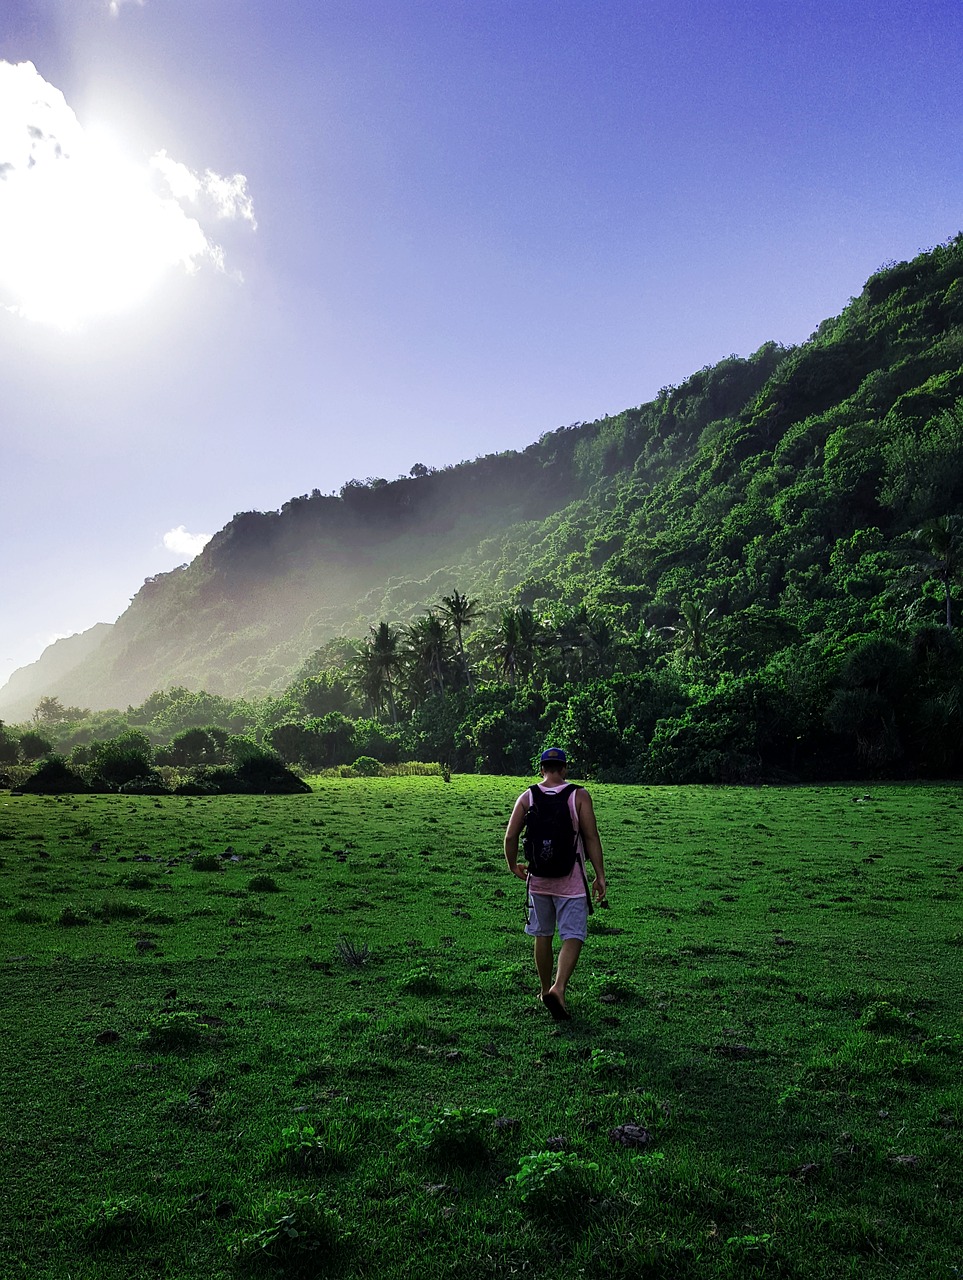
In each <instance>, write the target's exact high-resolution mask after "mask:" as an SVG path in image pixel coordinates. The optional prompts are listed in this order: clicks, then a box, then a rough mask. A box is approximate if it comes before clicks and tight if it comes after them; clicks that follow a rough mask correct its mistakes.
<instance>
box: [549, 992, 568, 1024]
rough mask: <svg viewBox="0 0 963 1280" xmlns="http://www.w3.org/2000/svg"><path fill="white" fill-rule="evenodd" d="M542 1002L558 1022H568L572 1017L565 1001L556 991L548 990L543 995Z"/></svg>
mask: <svg viewBox="0 0 963 1280" xmlns="http://www.w3.org/2000/svg"><path fill="white" fill-rule="evenodd" d="M542 1003H543V1004H544V1005H545V1008H546V1009H547V1010H548V1011H549V1013H550V1014H551V1015H552V1017H553V1018H554V1019H555V1021H556V1022H567V1021H568V1020H569V1018H570V1017H571V1014H570V1013H569V1011H568V1010H567V1009H566V1008H565V1004H564V1001H563V1000H562V999H561V997H559V996H557V995H556V994H555V992H554V991H548V992H546V994H545V995H544V996H543V997H542Z"/></svg>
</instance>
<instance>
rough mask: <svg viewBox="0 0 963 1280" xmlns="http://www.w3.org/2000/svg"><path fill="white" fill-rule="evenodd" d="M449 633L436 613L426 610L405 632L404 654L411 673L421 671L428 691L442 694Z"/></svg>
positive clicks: (422, 680) (443, 691)
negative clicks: (410, 666)
mask: <svg viewBox="0 0 963 1280" xmlns="http://www.w3.org/2000/svg"><path fill="white" fill-rule="evenodd" d="M450 640H451V636H450V633H449V630H448V625H447V623H445V622H444V621H443V620H442V619H441V618H439V617H438V615H437V614H435V613H426V614H424V616H423V617H421V618H416V619H415V621H414V622H412V623H411V625H410V626H409V627H408V628H407V631H406V633H405V643H406V656H407V657H408V659H409V661H410V662H411V664H412V667H413V668H414V674H416V676H417V673H419V672H420V673H421V677H422V679H421V683H422V685H425V684H427V687H428V692H429V693H430V694H431V693H439V694H441V695H442V696H444V693H445V666H446V664H447V662H448V658H449V645H450Z"/></svg>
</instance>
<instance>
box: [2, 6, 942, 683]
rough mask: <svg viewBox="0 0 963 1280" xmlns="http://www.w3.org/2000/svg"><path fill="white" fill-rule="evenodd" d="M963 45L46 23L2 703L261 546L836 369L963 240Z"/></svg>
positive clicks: (325, 26) (17, 319)
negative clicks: (694, 392)
mask: <svg viewBox="0 0 963 1280" xmlns="http://www.w3.org/2000/svg"><path fill="white" fill-rule="evenodd" d="M961 37H963V9H961V7H960V6H959V4H958V3H955V2H954V3H948V2H943V0H930V2H927V0H919V2H917V3H913V4H910V3H904V2H903V0H876V2H874V3H873V4H857V3H854V2H852V0H850V2H849V3H841V2H838V0H811V2H810V3H807V4H805V5H800V4H799V3H797V2H795V0H784V2H776V0H758V2H752V0H750V2H748V3H738V4H736V3H729V4H726V3H724V2H720V0H689V2H688V3H686V2H685V0H681V2H680V0H675V2H673V3H663V2H662V0H635V2H634V3H630V2H629V0H620V2H615V0H601V2H598V0H596V3H593V4H588V3H585V2H584V0H580V2H578V3H575V2H574V0H504V2H503V0H417V2H416V0H412V2H410V3H409V2H408V0H395V2H394V3H390V4H389V3H385V2H384V0H341V2H333V3H326V2H324V0H312V2H311V3H307V2H305V3H295V2H294V0H272V3H271V4H267V3H265V2H264V0H260V3H254V2H253V0H143V3H139V2H138V0H114V3H110V0H37V2H36V3H27V2H26V0H12V2H11V0H8V3H7V6H6V7H5V17H4V22H3V26H2V29H0V59H2V60H3V65H0V306H2V308H3V309H2V310H0V378H2V386H3V400H4V411H3V415H2V418H0V433H2V456H0V498H2V501H0V540H2V546H3V548H4V554H3V555H2V556H0V599H2V601H3V608H2V610H0V679H3V678H5V677H6V675H7V674H9V672H10V671H11V670H12V669H13V668H14V667H15V666H18V665H21V664H23V663H25V662H28V661H31V660H33V659H34V658H36V657H37V656H39V653H40V651H41V650H42V649H43V647H44V645H45V644H46V643H48V642H49V641H50V640H51V639H52V638H53V637H54V636H56V635H59V634H70V633H72V632H75V631H78V630H82V629H84V628H86V627H88V626H91V625H92V624H93V623H95V622H98V621H112V620H113V619H114V618H116V617H117V616H118V614H119V613H120V612H121V611H122V610H123V609H124V608H125V607H126V604H127V602H128V599H129V597H130V596H132V595H133V594H134V592H135V591H136V590H137V589H138V587H139V586H140V584H141V582H142V581H143V579H144V578H145V577H146V576H148V575H150V574H154V573H158V572H162V571H164V570H166V569H169V568H173V567H174V566H175V565H176V564H178V563H180V562H182V561H183V560H184V558H185V556H186V554H189V553H190V550H191V546H190V544H189V543H188V542H187V541H185V535H186V534H193V535H200V534H205V533H206V534H210V533H212V532H214V531H215V530H216V529H218V528H220V527H221V526H222V525H224V524H225V523H226V522H227V520H229V519H230V518H231V516H232V515H233V514H234V513H235V512H236V511H242V510H249V509H253V508H257V509H262V510H267V509H272V508H276V507H278V506H280V504H281V503H282V502H284V501H285V500H286V499H287V498H289V497H291V496H294V495H297V494H301V493H305V492H308V491H310V490H311V489H314V488H319V489H321V490H322V491H323V492H330V491H332V490H336V489H337V488H339V487H340V486H341V485H342V484H343V483H344V481H345V480H348V479H350V478H352V477H358V478H364V477H366V476H377V475H381V476H386V477H388V478H392V477H394V476H396V475H399V474H403V473H407V472H408V470H409V468H410V467H411V466H412V464H414V463H416V462H424V463H427V464H428V465H434V466H440V465H444V464H446V463H449V462H454V461H458V460H460V459H462V458H468V457H475V456H477V455H479V454H483V453H489V452H492V451H498V450H503V449H509V448H522V447H524V446H525V445H526V444H528V443H529V442H530V441H532V440H534V439H536V438H537V437H538V436H539V435H540V434H541V433H542V432H543V431H546V430H551V429H553V428H555V427H557V426H559V425H562V424H567V423H569V422H573V421H576V420H582V419H585V420H589V419H592V418H595V417H598V416H600V415H602V414H605V413H606V412H612V413H615V412H617V411H618V410H620V409H622V408H625V407H627V406H629V405H634V404H639V403H641V402H642V401H644V400H647V399H650V398H651V397H652V396H653V395H654V394H655V393H656V392H657V391H658V390H659V388H660V387H661V386H662V385H664V384H671V383H676V382H679V381H681V380H682V379H683V378H685V377H686V376H687V375H688V374H689V373H691V372H693V371H694V370H695V369H698V368H700V367H701V366H703V365H705V364H708V363H711V362H714V361H716V360H718V359H720V358H722V357H724V356H726V355H728V354H730V353H732V352H735V353H737V354H741V355H745V354H749V353H750V352H752V351H753V350H755V349H756V348H757V347H758V346H759V345H760V344H761V343H763V342H764V341H767V340H768V339H776V340H777V341H780V342H784V343H791V342H798V341H801V340H803V339H805V338H806V337H807V336H808V335H809V334H810V333H811V332H812V330H813V329H814V328H815V327H816V325H817V324H818V323H819V322H820V320H822V319H824V318H825V317H826V316H828V315H833V314H836V313H838V312H839V311H840V310H841V308H842V307H843V306H844V305H845V304H846V301H847V300H848V298H849V297H850V296H851V295H853V294H854V293H857V292H858V291H859V289H860V288H861V286H862V283H863V281H864V280H865V278H866V276H867V275H869V274H870V273H871V272H872V271H874V270H875V269H876V268H877V267H879V266H880V265H881V264H882V263H884V262H886V261H890V260H893V259H901V258H905V257H909V256H912V255H913V254H915V253H916V252H918V251H919V250H920V249H924V248H928V247H930V246H932V245H933V244H936V243H938V242H940V241H943V240H946V239H947V238H949V237H950V236H952V235H954V234H956V233H957V232H958V231H959V230H961V228H963V214H961V196H963V174H961V163H960V157H961V153H963V146H961V143H963V101H961V89H960V84H961V80H960V75H959V65H960V54H961V43H963V42H961ZM28 63H29V64H32V69H30V70H28V69H26V68H25V67H24V66H23V65H22V64H28ZM4 95H6V96H4ZM38 113H40V114H39V115H38ZM4 120H5V123H2V122H3V121H4ZM38 121H39V123H38ZM29 148H33V150H30V151H29V156H28V149H29ZM30 158H33V159H34V160H35V161H39V163H34V164H30ZM43 175H46V178H44V177H43ZM41 179H43V180H41ZM65 193H67V194H65ZM45 202H46V203H45ZM65 281H66V282H67V283H68V284H69V285H70V289H69V290H66V286H65ZM179 529H182V530H183V531H184V534H182V535H181V536H180V537H179V536H178V535H177V534H176V532H175V531H177V530H179ZM165 535H167V540H168V542H169V543H170V544H171V548H170V549H169V548H168V547H167V546H165Z"/></svg>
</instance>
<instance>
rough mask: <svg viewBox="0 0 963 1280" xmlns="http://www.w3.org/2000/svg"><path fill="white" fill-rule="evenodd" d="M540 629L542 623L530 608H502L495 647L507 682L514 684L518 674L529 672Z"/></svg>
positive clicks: (533, 659) (532, 663)
mask: <svg viewBox="0 0 963 1280" xmlns="http://www.w3.org/2000/svg"><path fill="white" fill-rule="evenodd" d="M541 631H542V624H541V622H540V621H539V619H538V618H536V617H535V615H534V614H533V613H532V611H531V609H524V608H522V609H503V610H502V616H501V619H500V625H499V631H498V638H497V648H498V653H499V656H500V658H501V667H502V671H503V673H504V674H505V676H506V678H507V680H508V683H509V684H515V682H516V680H517V679H518V676H519V675H520V674H521V675H530V674H531V671H532V666H533V665H534V661H535V648H536V646H537V644H538V641H539V636H540V633H541Z"/></svg>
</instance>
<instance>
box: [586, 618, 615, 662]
mask: <svg viewBox="0 0 963 1280" xmlns="http://www.w3.org/2000/svg"><path fill="white" fill-rule="evenodd" d="M585 635H586V639H587V640H588V643H589V649H590V651H591V653H592V655H593V657H594V660H595V666H596V669H597V671H598V674H599V675H600V676H608V675H611V674H612V673H611V670H610V666H611V663H610V658H611V656H612V650H613V649H614V648H615V628H614V627H613V626H612V624H611V622H609V620H608V618H606V617H605V616H604V615H603V614H598V613H593V614H590V615H589V619H588V622H587V624H586V627H585Z"/></svg>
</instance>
